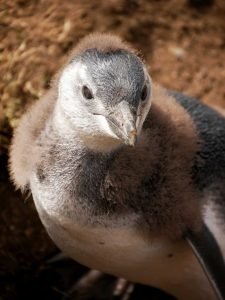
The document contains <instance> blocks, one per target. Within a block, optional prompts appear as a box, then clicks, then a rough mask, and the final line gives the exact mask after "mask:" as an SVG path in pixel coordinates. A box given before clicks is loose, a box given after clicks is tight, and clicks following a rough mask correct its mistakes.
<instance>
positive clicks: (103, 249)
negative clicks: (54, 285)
mask: <svg viewBox="0 0 225 300" xmlns="http://www.w3.org/2000/svg"><path fill="white" fill-rule="evenodd" d="M214 121H215V122H216V123H215V125H216V127H215V128H214V127H213V126H212V125H213V124H214V123H213V122H214ZM224 125H225V120H224V118H223V117H222V116H220V115H219V114H217V113H216V112H214V111H213V110H211V109H210V108H208V107H207V106H205V105H203V104H200V103H199V102H197V101H195V100H193V99H191V98H189V97H186V96H182V95H180V94H178V93H175V92H168V91H166V90H164V89H162V88H160V87H158V86H157V85H155V84H153V83H152V82H151V79H150V76H149V74H148V72H147V69H146V67H145V65H144V63H143V61H142V60H141V59H140V58H139V57H138V55H137V54H136V52H135V50H133V49H132V48H131V47H130V46H128V45H127V44H125V43H123V42H122V41H121V40H120V39H119V38H118V37H115V36H111V35H106V34H94V35H91V36H88V37H86V38H85V39H83V40H82V41H81V42H80V43H79V44H78V45H77V46H76V48H75V49H74V51H73V52H72V54H71V56H70V58H69V59H68V62H67V63H66V65H65V66H64V67H63V68H62V70H61V71H60V72H59V74H58V75H57V79H56V80H55V82H54V83H53V86H52V88H51V89H50V90H49V91H48V92H47V93H46V95H45V96H44V97H43V98H42V99H40V100H39V101H38V102H37V103H35V104H34V105H33V106H32V107H31V109H30V110H29V111H28V112H27V113H25V115H24V116H23V118H22V120H21V122H20V125H19V127H18V128H17V130H16V131H15V134H14V138H13V141H12V146H11V151H10V171H11V177H12V179H13V180H14V183H15V185H16V186H17V187H18V188H21V189H22V190H26V189H30V190H31V192H32V195H33V198H34V202H35V205H36V208H37V211H38V213H39V215H40V218H41V220H42V222H43V224H44V226H45V228H46V230H47V231H48V233H49V235H50V236H51V238H52V239H53V240H54V241H55V243H56V244H57V245H58V246H59V247H60V248H61V249H62V250H63V251H64V252H65V253H67V254H68V255H69V256H71V257H72V258H74V259H75V260H77V261H78V262H80V263H82V264H84V265H87V266H89V267H90V268H95V269H98V270H101V271H103V272H106V273H110V274H113V275H116V276H119V277H124V278H127V279H128V280H131V281H134V282H139V283H143V284H147V285H152V286H155V287H158V288H161V289H163V290H165V291H167V292H169V293H171V294H172V295H174V296H175V297H177V298H178V299H198V300H200V299H209V300H210V299H215V295H214V292H213V290H212V288H211V286H210V284H209V282H208V280H207V278H206V276H205V274H204V272H203V270H202V269H201V267H200V265H199V263H198V261H197V259H196V258H195V256H194V254H193V252H192V250H191V247H190V246H189V245H188V243H187V240H188V241H189V243H191V245H192V246H193V247H194V249H198V247H197V246H195V244H196V243H195V238H193V237H196V236H198V234H200V235H201V232H202V231H204V228H205V225H204V223H206V224H207V226H208V227H209V229H210V230H211V232H212V235H213V236H214V237H215V239H214V240H213V241H214V242H213V245H214V244H215V245H216V246H215V247H214V248H215V249H217V250H218V251H217V252H218V255H219V256H220V258H221V260H222V262H223V258H222V254H221V252H222V253H223V254H224V252H225V243H224V242H223V230H222V225H221V224H223V214H224V204H223V203H224V195H225V189H224V184H223V182H224V179H225V173H224V167H223V166H224V165H225V164H224V163H225V143H224V139H225V138H224V137H225V129H224V128H225V126H224ZM215 166H216V167H215ZM208 235H211V233H210V232H209V233H208ZM208 235H207V236H208ZM185 236H186V238H187V240H185V238H184V237H185ZM203 236H205V235H203ZM200 240H201V239H200ZM201 241H202V240H201ZM205 242H206V244H207V238H206V239H205V238H204V239H203V244H204V243H205ZM217 246H218V247H217ZM212 248H213V246H212V247H211V248H210V249H212ZM214 248H213V249H214ZM199 252H200V255H201V251H198V250H197V253H199ZM206 252H207V251H206ZM203 257H204V255H203ZM209 261H211V260H210V259H209ZM222 267H223V266H222ZM222 267H221V268H222ZM206 269H207V268H206ZM222 272H223V268H222V271H221V273H222ZM222 275H223V274H222ZM222 275H221V276H222ZM223 278H224V277H223Z"/></svg>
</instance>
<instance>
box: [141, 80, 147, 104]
mask: <svg viewBox="0 0 225 300" xmlns="http://www.w3.org/2000/svg"><path fill="white" fill-rule="evenodd" d="M147 96H148V88H147V85H146V84H145V85H144V87H143V89H142V91H141V101H145V100H146V98H147Z"/></svg>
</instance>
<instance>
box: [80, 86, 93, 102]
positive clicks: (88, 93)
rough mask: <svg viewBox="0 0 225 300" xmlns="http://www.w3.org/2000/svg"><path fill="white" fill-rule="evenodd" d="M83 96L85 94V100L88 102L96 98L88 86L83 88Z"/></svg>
mask: <svg viewBox="0 0 225 300" xmlns="http://www.w3.org/2000/svg"><path fill="white" fill-rule="evenodd" d="M82 94H83V96H84V98H85V99H87V100H91V99H93V98H94V96H93V94H92V92H91V90H90V89H89V88H88V87H87V86H86V85H83V86H82Z"/></svg>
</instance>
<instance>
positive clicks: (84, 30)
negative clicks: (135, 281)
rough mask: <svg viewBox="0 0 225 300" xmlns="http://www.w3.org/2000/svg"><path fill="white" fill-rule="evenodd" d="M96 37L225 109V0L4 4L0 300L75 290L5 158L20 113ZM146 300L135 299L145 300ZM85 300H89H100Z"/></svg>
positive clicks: (0, 7)
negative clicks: (120, 41) (134, 53)
mask: <svg viewBox="0 0 225 300" xmlns="http://www.w3.org/2000/svg"><path fill="white" fill-rule="evenodd" d="M93 31H100V32H113V33H116V34H119V35H120V36H122V37H123V38H124V39H125V40H127V41H128V42H130V43H132V44H133V45H134V46H135V47H136V48H137V49H139V50H140V51H141V53H142V54H143V56H144V58H145V61H146V62H147V63H148V64H149V70H150V74H151V76H152V78H153V81H155V82H158V83H160V84H162V85H164V86H165V87H167V88H171V89H175V90H179V91H182V92H185V93H186V94H189V95H193V96H196V97H197V98H200V99H201V100H202V101H204V102H206V103H208V104H211V105H217V106H221V107H225V84H224V82H225V51H224V50H225V2H224V0H214V1H213V0H189V1H188V0H179V1H177V0H152V1H150V0H148V1H147V0H146V1H144V0H109V1H97V0H94V1H81V0H80V1H78V0H74V1H72V0H64V1H59V0H30V1H26V0H14V1H13V0H11V1H10V0H8V1H7V0H5V1H4V0H3V1H2V0H1V1H0V74H1V79H0V95H1V98H0V299H40V298H41V297H42V298H43V299H61V298H62V296H63V295H64V292H63V288H64V289H65V287H67V288H68V286H69V285H70V284H69V283H68V282H66V283H65V282H63V283H62V277H63V275H62V274H64V273H60V272H61V271H59V272H58V269H57V268H59V269H60V268H61V266H59V264H56V265H57V267H55V265H54V268H55V269H54V271H52V270H51V267H46V265H45V264H44V261H45V260H46V259H47V257H50V256H51V255H52V254H53V253H55V252H56V248H55V246H54V245H53V243H52V242H51V241H50V239H49V238H48V237H47V235H46V233H45V231H44V229H43V228H42V225H41V224H40V221H39V219H38V217H37V214H36V211H35V209H34V208H33V204H32V201H30V200H27V201H25V200H26V197H23V198H22V197H21V196H20V193H15V192H14V190H13V187H12V186H11V184H10V183H9V182H8V174H7V149H8V145H9V142H10V137H11V135H12V130H13V128H15V127H16V125H17V124H18V120H19V118H20V116H21V114H22V113H23V111H24V110H25V109H26V107H27V106H28V105H29V104H30V103H32V102H33V101H35V100H36V99H38V98H39V97H40V96H41V95H42V94H43V93H44V92H45V90H46V89H47V88H48V86H49V84H50V80H51V78H52V76H53V74H54V73H55V72H56V71H57V69H58V68H59V67H60V66H61V65H62V63H63V61H64V60H65V58H66V55H67V53H68V52H69V51H70V50H71V49H72V47H73V46H74V45H75V44H76V43H77V42H78V41H79V39H80V38H82V37H83V36H85V35H86V34H88V33H90V32H93ZM71 265H73V263H72V262H71V261H68V262H67V265H65V264H64V270H63V272H66V273H65V274H66V276H65V277H66V278H68V277H69V275H68V274H70V276H71V274H72V277H73V278H74V280H75V279H76V278H77V277H78V276H80V275H81V274H82V273H83V272H85V271H86V269H83V268H82V267H80V266H78V265H76V264H74V267H75V269H76V271H71V270H70V267H71ZM46 269H47V270H46ZM56 269H57V270H56ZM65 269H66V271H65ZM60 270H61V269H60ZM57 272H58V273H60V275H58V273H57ZM68 272H69V273H68ZM71 272H72V273H71ZM73 272H75V273H73ZM56 274H57V275H56ZM54 276H55V277H54ZM57 276H58V277H57ZM58 278H60V279H58ZM52 280H53V283H52ZM54 280H55V281H54ZM57 280H58V281H59V282H60V283H59V284H58V283H57V284H58V285H57V284H56V283H55V282H56V281H57ZM107 280H108V279H107ZM58 281H57V282H58ZM49 288H50V289H51V291H50V292H49ZM48 293H49V294H48ZM95 293H97V292H96V291H95ZM98 293H100V294H101V295H102V294H104V293H103V288H101V289H98ZM146 293H147V292H145V295H146ZM140 295H141V294H139V296H137V297H136V299H145V298H143V297H144V296H143V297H142V296H140ZM148 295H149V296H148V297H147V298H146V299H165V298H164V297H163V298H161V296H159V295H158V294H157V293H155V292H151V291H150V292H149V294H148ZM45 297H46V298H45ZM88 297H89V298H88ZM88 297H86V298H85V297H84V298H82V299H95V298H96V299H100V296H96V295H95V296H93V295H92V296H90V295H89V296H88ZM94 297H95V298H94ZM76 299H78V298H76ZM79 299H80V298H79ZM101 299H105V298H104V297H103V296H102V298H101Z"/></svg>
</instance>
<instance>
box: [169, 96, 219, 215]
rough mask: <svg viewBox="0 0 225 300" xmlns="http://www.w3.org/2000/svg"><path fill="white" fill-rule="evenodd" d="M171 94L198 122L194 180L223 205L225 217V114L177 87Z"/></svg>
mask: <svg viewBox="0 0 225 300" xmlns="http://www.w3.org/2000/svg"><path fill="white" fill-rule="evenodd" d="M169 94H170V95H172V96H173V97H174V98H175V99H176V101H177V102H178V103H179V104H180V105H181V106H182V107H183V108H184V109H185V110H186V111H187V112H188V114H189V115H190V117H191V119H192V120H193V122H194V124H195V126H196V130H197V134H198V137H199V144H200V148H199V152H198V153H197V156H196V159H195V162H194V165H193V179H194V182H195V184H196V185H197V187H198V188H199V189H200V190H202V191H205V192H206V193H207V195H209V193H210V194H211V195H213V197H212V198H213V200H215V201H216V202H217V203H218V204H220V205H222V207H223V212H224V213H223V216H224V217H225V117H224V116H223V115H222V114H220V113H219V112H217V111H215V110H214V109H213V108H210V107H209V106H207V105H206V104H204V103H202V102H200V101H198V100H196V99H194V98H192V97H189V96H186V95H183V94H181V93H179V92H174V91H172V92H169Z"/></svg>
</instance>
